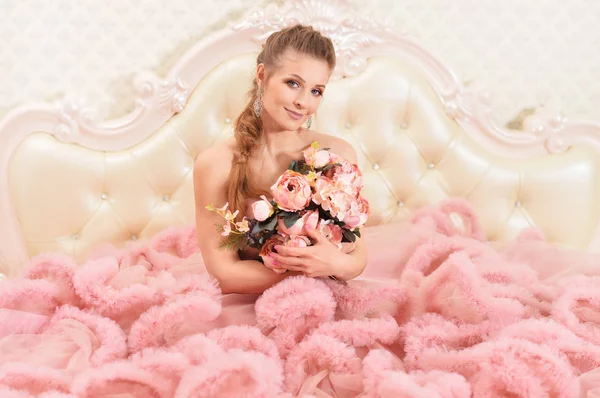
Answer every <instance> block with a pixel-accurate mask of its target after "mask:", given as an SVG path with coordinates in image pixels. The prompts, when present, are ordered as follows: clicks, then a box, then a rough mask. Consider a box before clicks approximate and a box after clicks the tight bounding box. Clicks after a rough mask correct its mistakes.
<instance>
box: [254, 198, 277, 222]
mask: <svg viewBox="0 0 600 398" xmlns="http://www.w3.org/2000/svg"><path fill="white" fill-rule="evenodd" d="M261 198H262V200H257V201H256V202H254V203H252V215H253V216H254V218H255V219H256V220H258V221H265V220H266V219H267V218H269V217H271V215H272V214H273V206H272V205H271V202H269V201H268V200H267V198H266V197H265V196H264V195H262V196H261Z"/></svg>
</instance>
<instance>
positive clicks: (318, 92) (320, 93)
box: [312, 89, 323, 95]
mask: <svg viewBox="0 0 600 398" xmlns="http://www.w3.org/2000/svg"><path fill="white" fill-rule="evenodd" d="M312 93H313V94H314V95H323V92H322V91H321V90H317V89H314V90H313V91H312Z"/></svg>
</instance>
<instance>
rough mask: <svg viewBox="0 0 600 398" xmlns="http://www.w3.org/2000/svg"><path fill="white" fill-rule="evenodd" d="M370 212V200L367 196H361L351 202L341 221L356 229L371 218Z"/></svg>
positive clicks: (351, 228)
mask: <svg viewBox="0 0 600 398" xmlns="http://www.w3.org/2000/svg"><path fill="white" fill-rule="evenodd" d="M369 212H370V207H369V202H368V201H367V200H366V199H365V198H363V197H359V198H356V200H354V201H353V202H352V203H351V205H350V208H349V209H348V211H347V212H346V214H345V216H344V219H343V220H340V221H344V224H345V225H346V226H347V227H348V228H349V229H350V230H354V229H356V228H360V227H362V226H363V225H365V223H366V222H367V219H368V218H369Z"/></svg>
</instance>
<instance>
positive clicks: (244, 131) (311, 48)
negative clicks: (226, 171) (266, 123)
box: [228, 25, 336, 217]
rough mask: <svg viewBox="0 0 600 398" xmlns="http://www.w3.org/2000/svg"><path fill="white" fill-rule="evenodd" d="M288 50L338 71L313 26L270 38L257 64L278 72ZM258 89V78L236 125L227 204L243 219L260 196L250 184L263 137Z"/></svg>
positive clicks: (328, 47) (324, 40) (332, 51)
mask: <svg viewBox="0 0 600 398" xmlns="http://www.w3.org/2000/svg"><path fill="white" fill-rule="evenodd" d="M288 50H293V51H296V52H298V53H300V54H306V55H310V56H312V57H314V58H315V59H318V60H324V61H326V62H327V64H328V65H329V67H330V69H331V70H333V69H334V68H335V63H336V57H335V49H334V47H333V43H332V42H331V39H329V38H328V37H326V36H323V35H322V34H321V33H320V32H318V31H316V30H315V29H313V27H312V26H303V25H295V26H292V27H288V28H285V29H282V30H280V31H278V32H275V33H273V34H271V35H270V36H269V37H268V38H267V41H266V43H265V44H264V45H263V49H262V51H261V52H260V54H258V57H257V58H256V64H257V65H258V64H261V63H262V64H264V65H265V67H266V69H267V70H271V68H276V67H277V65H278V64H279V60H280V58H281V56H282V55H283V54H284V53H285V52H286V51H288ZM258 90H259V87H258V83H257V81H256V77H255V78H254V79H253V81H252V88H251V89H250V91H249V93H248V94H249V100H248V103H247V104H246V107H245V108H244V109H243V110H242V112H241V113H240V115H239V116H238V118H237V120H236V121H235V125H234V137H235V140H236V143H237V152H238V153H236V155H235V157H234V161H233V165H232V168H231V174H230V175H229V187H228V201H229V208H230V209H231V210H232V211H235V210H239V211H240V217H241V216H243V215H244V214H245V212H246V205H245V199H246V198H248V197H252V196H258V195H260V194H261V193H262V192H260V191H259V190H258V189H257V188H256V187H255V186H254V185H253V184H252V181H250V175H249V170H248V157H249V156H250V154H251V153H252V151H253V150H254V149H255V147H256V145H257V144H258V142H259V139H260V136H261V134H262V123H261V120H260V117H257V116H256V114H255V113H254V101H255V100H256V98H257V97H258V95H259V93H258Z"/></svg>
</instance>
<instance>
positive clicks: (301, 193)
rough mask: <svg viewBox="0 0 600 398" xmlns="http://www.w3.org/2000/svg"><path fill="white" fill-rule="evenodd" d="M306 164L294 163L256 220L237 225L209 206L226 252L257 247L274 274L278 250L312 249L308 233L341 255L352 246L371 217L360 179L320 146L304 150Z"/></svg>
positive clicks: (257, 206)
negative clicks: (323, 239)
mask: <svg viewBox="0 0 600 398" xmlns="http://www.w3.org/2000/svg"><path fill="white" fill-rule="evenodd" d="M303 155H304V159H302V160H299V161H295V160H294V161H292V163H291V164H290V166H289V168H288V169H287V170H286V171H285V172H284V173H283V174H282V175H281V176H280V177H279V178H278V179H277V181H276V182H275V184H273V186H272V187H271V194H272V200H269V199H267V198H266V197H265V196H264V195H263V196H261V199H260V200H258V201H256V202H254V203H253V204H252V208H251V210H252V216H253V217H252V218H247V217H243V218H242V220H241V221H237V222H236V218H237V216H238V211H235V212H234V213H232V212H231V211H230V210H228V203H226V204H225V206H223V207H221V208H216V207H215V206H214V205H208V206H206V209H207V210H209V211H214V212H217V213H218V214H219V215H221V216H222V217H223V218H224V219H225V223H224V224H223V225H218V226H217V228H218V230H219V232H220V233H221V235H222V236H223V237H224V238H223V240H222V242H221V247H222V248H231V249H235V250H240V249H244V248H248V247H253V248H256V249H258V250H260V253H259V256H260V258H261V259H262V262H263V263H264V264H265V266H267V267H268V268H271V269H273V270H274V271H275V272H278V273H279V272H285V270H280V269H275V268H274V267H273V264H272V259H271V258H270V256H269V254H270V253H271V252H273V251H275V249H274V247H275V246H277V245H283V246H292V247H307V246H310V245H312V244H313V242H312V241H311V239H310V238H309V236H308V233H307V230H306V228H312V229H313V230H316V231H318V232H320V233H321V234H322V235H323V236H325V237H326V238H327V239H328V240H329V241H330V242H331V243H333V244H334V245H336V246H338V248H340V249H341V247H342V243H343V242H354V241H355V240H356V237H360V228H361V227H362V226H364V225H365V223H366V222H367V218H368V216H369V203H368V201H367V200H366V199H365V198H363V197H362V196H361V190H362V187H363V183H362V173H361V171H360V169H359V168H358V166H357V165H355V164H352V163H350V162H348V161H346V160H344V159H342V158H341V157H339V156H338V155H336V154H334V153H332V152H330V151H329V148H323V149H320V148H319V145H318V143H317V142H313V143H312V145H311V146H310V147H309V148H308V149H306V150H305V151H304V153H303Z"/></svg>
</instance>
